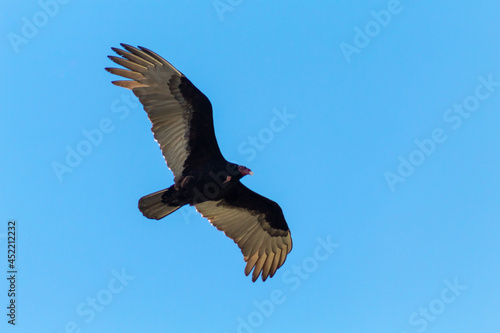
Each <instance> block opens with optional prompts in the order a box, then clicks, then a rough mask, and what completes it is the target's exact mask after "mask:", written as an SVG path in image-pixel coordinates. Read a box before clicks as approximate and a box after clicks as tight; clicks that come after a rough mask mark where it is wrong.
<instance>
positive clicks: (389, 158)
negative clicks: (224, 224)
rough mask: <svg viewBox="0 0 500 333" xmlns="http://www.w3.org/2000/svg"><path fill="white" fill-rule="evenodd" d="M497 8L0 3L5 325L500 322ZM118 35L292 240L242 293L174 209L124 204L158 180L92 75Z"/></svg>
mask: <svg viewBox="0 0 500 333" xmlns="http://www.w3.org/2000/svg"><path fill="white" fill-rule="evenodd" d="M499 11H500V4H499V3H498V2H496V1H474V2H472V1H469V2H462V3H459V4H458V3H457V2H456V1H439V2H431V1H420V0H419V1H417V0H413V1H410V0H404V1H403V0H401V1H395V0H390V1H385V0H384V1H378V0H377V1H364V2H363V3H362V4H361V3H360V2H352V1H337V2H329V3H327V2H325V1H309V2H305V1H289V2H286V3H285V2H269V1H246V0H242V1H241V0H232V1H229V0H220V1H198V2H193V1H190V2H188V1H182V2H173V1H162V2H160V1H141V2H139V1H129V2H118V1H108V2H104V3H103V2H97V1H86V2H83V1H77V0H73V1H62V0H60V2H56V0H46V1H43V0H42V1H40V2H39V1H32V0H29V1H23V2H15V3H14V2H7V1H4V2H2V3H1V4H0V20H1V22H2V24H1V31H0V36H1V38H0V44H1V45H0V56H1V59H2V61H1V62H0V71H1V73H2V80H1V81H0V82H1V89H0V97H1V100H2V112H1V121H0V140H1V142H2V143H3V149H2V159H1V164H2V172H1V173H0V184H1V188H2V191H0V202H1V204H0V213H1V214H0V217H1V218H0V222H1V223H0V225H1V226H0V228H1V229H0V242H1V245H0V248H2V250H1V252H2V253H5V254H3V255H2V260H0V262H1V264H0V269H1V270H2V275H3V274H5V275H7V273H6V270H7V259H6V257H7V253H6V252H7V251H6V243H7V239H6V238H5V236H6V232H7V223H8V221H9V219H16V221H17V265H18V266H17V268H18V276H17V283H18V284H17V297H16V305H17V317H16V327H15V328H14V327H12V325H9V324H8V323H7V317H6V312H7V310H6V306H7V304H8V302H9V298H8V297H7V295H6V294H7V290H8V288H9V286H8V284H7V281H6V279H2V281H3V282H2V283H0V288H1V289H0V295H2V296H1V297H0V304H1V308H2V309H3V310H2V314H1V317H0V318H3V319H2V320H1V323H0V327H1V328H2V332H3V331H6V332H11V331H12V332H15V331H17V332H51V333H62V332H85V333H87V332H88V333H90V332H244V333H250V332H278V331H288V332H374V333H378V332H384V333H387V332H394V333H405V332H406V333H413V332H457V333H461V332H473V331H474V332H485V333H486V332H498V330H499V329H500V319H499V317H498V308H499V307H500V287H499V284H498V280H499V278H500V276H499V275H500V269H499V268H500V267H499V255H500V245H499V242H498V235H499V232H500V227H499V224H498V221H499V216H500V208H499V204H498V202H499V201H498V198H499V197H500V173H499V170H500V149H499V147H500V131H498V124H499V123H500V112H499V111H500V47H499V46H500V35H499V34H498V33H497V32H498V31H500V21H499V20H498V13H499ZM121 42H124V43H129V44H132V45H141V46H145V47H148V48H150V49H152V50H154V51H156V52H157V53H159V54H160V55H162V56H163V57H165V58H166V59H167V60H168V61H170V62H171V63H172V64H174V66H176V67H177V68H178V69H179V70H180V71H182V72H183V73H184V74H185V75H186V76H187V77H188V78H189V79H190V80H191V81H192V82H193V83H194V84H195V85H196V86H197V87H198V88H199V89H200V90H201V91H202V92H204V93H205V94H206V95H207V96H208V97H209V98H210V100H211V102H212V105H213V107H214V119H215V129H216V134H217V137H218V141H219V145H220V146H221V149H222V151H223V153H224V155H225V157H226V158H227V159H228V160H230V161H233V162H236V163H239V164H243V165H246V166H248V167H249V168H251V169H252V170H253V171H254V172H255V176H253V177H246V178H245V179H244V180H243V182H244V183H245V184H246V185H247V186H249V187H250V188H252V189H253V190H255V191H257V192H259V193H261V194H263V195H265V196H267V197H269V198H271V199H273V200H275V201H277V202H278V203H279V204H280V205H281V207H282V208H283V210H284V213H285V217H286V219H287V221H288V224H289V226H290V229H291V231H292V237H293V240H294V248H293V250H292V252H291V253H290V255H289V257H288V259H287V261H286V263H285V264H284V266H283V267H282V268H280V269H279V270H278V272H277V274H276V275H275V276H274V278H272V279H270V280H267V281H266V282H265V283H262V281H258V282H256V283H252V282H251V279H250V278H248V277H245V275H244V274H243V269H244V266H245V265H244V262H243V259H242V255H241V253H240V251H239V250H238V248H237V246H236V245H235V244H234V243H233V242H232V241H231V240H230V239H228V238H227V237H225V236H224V234H223V233H221V232H219V231H218V230H216V229H215V228H214V227H212V226H211V225H210V224H209V223H208V222H207V221H206V220H204V219H203V218H201V217H200V216H199V215H198V214H197V213H196V212H195V211H194V209H193V208H191V207H188V208H183V209H182V210H180V211H178V212H176V213H175V214H173V215H171V216H169V217H168V218H165V219H164V220H161V221H158V222H157V221H151V220H148V219H146V218H144V217H143V216H142V214H141V213H140V212H139V211H138V209H137V201H138V199H139V198H140V197H141V196H143V195H146V194H149V193H152V192H154V191H157V190H160V189H163V188H165V187H168V186H170V184H171V183H172V174H171V173H170V171H169V170H168V169H167V167H166V165H165V162H164V160H163V157H162V156H161V153H160V150H159V149H158V146H157V144H156V143H155V141H154V140H153V136H152V134H151V132H150V124H149V121H148V119H147V117H146V115H145V113H144V111H143V110H142V108H141V107H140V105H139V104H138V103H137V102H138V101H137V100H136V99H135V97H134V96H133V95H132V94H131V93H130V92H129V91H126V90H125V89H121V88H118V87H115V86H113V85H112V84H111V83H110V81H111V80H113V79H114V78H113V76H112V75H111V74H109V73H107V72H106V71H104V67H108V66H111V65H112V62H111V61H110V60H109V59H107V57H106V56H107V55H109V54H111V50H110V47H112V46H115V47H116V46H118V45H119V43H121ZM273 124H274V125H273ZM276 124H277V126H276ZM75 154H77V156H76V155H75ZM55 166H57V167H55ZM58 170H59V171H58Z"/></svg>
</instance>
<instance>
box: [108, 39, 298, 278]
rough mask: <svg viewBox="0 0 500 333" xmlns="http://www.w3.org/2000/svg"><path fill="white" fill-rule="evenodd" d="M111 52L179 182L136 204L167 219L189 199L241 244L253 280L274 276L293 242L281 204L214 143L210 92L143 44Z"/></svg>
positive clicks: (150, 214) (151, 214)
mask: <svg viewBox="0 0 500 333" xmlns="http://www.w3.org/2000/svg"><path fill="white" fill-rule="evenodd" d="M121 46H122V47H123V49H118V48H112V50H113V51H114V52H116V53H117V54H118V55H119V56H120V57H117V56H109V58H110V59H111V60H112V61H114V62H115V63H117V64H118V65H120V66H123V67H125V69H124V68H106V70H107V71H108V72H110V73H112V74H116V75H119V76H122V77H124V78H126V79H128V80H119V81H113V82H112V83H113V84H115V85H117V86H119V87H124V88H127V89H130V90H132V91H133V93H134V95H136V96H137V97H138V98H139V100H140V102H141V103H142V105H143V107H144V110H145V111H146V113H147V115H148V117H149V120H150V121H151V124H152V125H153V126H152V128H151V130H152V132H153V135H154V138H155V139H156V141H157V142H158V144H159V145H160V149H161V151H162V153H163V156H164V157H165V160H166V162H167V166H168V167H169V168H170V170H171V171H172V172H173V174H174V184H173V185H172V186H170V187H169V188H167V189H164V190H161V191H158V192H155V193H152V194H149V195H146V196H144V197H142V198H141V199H140V200H139V210H140V211H141V212H142V214H143V215H144V216H146V217H147V218H150V219H156V220H159V219H162V218H164V217H165V216H167V215H169V214H171V213H173V212H174V211H176V210H177V209H179V208H181V207H182V206H184V205H191V206H194V207H195V208H196V210H197V211H198V212H199V213H201V215H202V216H203V217H205V218H207V219H208V220H209V221H210V223H211V224H213V225H214V226H215V227H216V228H217V229H219V230H221V231H223V232H224V233H225V234H226V236H228V237H229V238H231V239H232V240H233V241H234V242H235V243H236V244H237V245H238V246H239V248H240V249H241V252H242V253H243V258H244V260H245V262H246V263H247V264H246V267H245V274H246V275H249V274H250V273H251V272H252V270H253V273H252V281H254V282H255V280H257V278H258V277H259V275H261V274H262V280H263V281H265V280H266V279H267V278H268V277H273V276H274V274H275V273H276V270H277V269H278V268H280V267H281V265H283V263H284V262H285V259H286V257H287V255H288V253H289V252H290V251H291V250H292V238H291V235H290V230H289V229H288V225H287V223H286V221H285V217H284V216H283V211H282V210H281V208H280V206H279V205H278V204H277V203H276V202H274V201H272V200H269V199H268V198H265V197H263V196H262V195H260V194H257V193H255V192H253V191H252V190H250V189H249V188H247V187H246V186H245V185H243V184H242V183H241V182H240V179H241V178H242V177H243V176H245V175H252V174H253V172H252V171H251V170H250V169H248V168H247V167H244V166H242V165H237V164H234V163H231V162H228V161H227V160H226V159H225V158H224V157H223V156H222V153H221V151H220V149H219V145H218V144H217V140H216V138H215V132H214V124H213V116H212V105H211V103H210V101H209V100H208V98H207V97H206V96H205V95H204V94H203V93H202V92H201V91H199V90H198V89H197V88H196V87H195V86H194V85H193V84H192V83H191V81H189V80H188V78H187V77H185V76H184V75H183V74H182V73H181V72H179V71H178V70H177V69H176V68H175V67H174V66H172V65H171V64H170V63H169V62H168V61H166V60H165V59H163V58H162V57H160V56H159V55H158V54H156V53H155V52H153V51H151V50H148V49H147V48H145V47H140V46H139V47H138V48H136V47H133V46H130V45H126V44H121Z"/></svg>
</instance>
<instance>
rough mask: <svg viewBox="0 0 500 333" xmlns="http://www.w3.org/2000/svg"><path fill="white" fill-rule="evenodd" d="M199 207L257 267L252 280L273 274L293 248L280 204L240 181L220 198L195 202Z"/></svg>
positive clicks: (249, 265)
mask: <svg viewBox="0 0 500 333" xmlns="http://www.w3.org/2000/svg"><path fill="white" fill-rule="evenodd" d="M195 207H196V210H198V212H200V213H201V215H203V217H205V218H207V219H208V220H209V221H210V223H212V224H213V225H214V226H215V227H217V229H219V230H221V231H223V232H224V233H225V234H226V236H228V237H229V238H231V239H232V240H234V242H235V243H236V244H238V246H239V248H240V249H241V252H242V253H243V258H244V259H245V261H246V262H247V265H246V267H245V274H246V275H248V274H250V272H251V271H252V269H253V274H252V281H254V282H255V280H257V278H258V277H259V275H260V274H261V273H262V281H265V280H266V279H267V277H268V276H270V277H273V276H274V274H275V273H276V270H277V269H278V268H280V267H281V265H283V263H284V262H285V259H286V256H287V255H288V253H289V252H290V251H291V250H292V237H291V234H290V230H289V229H288V225H287V224H286V221H285V217H284V216H283V212H282V210H281V208H280V206H279V205H278V204H277V203H276V202H274V201H272V200H269V199H267V198H265V197H263V196H261V195H259V194H257V193H255V192H253V191H252V190H250V189H249V188H247V187H246V186H245V185H243V184H241V183H240V182H238V183H237V184H236V185H235V186H234V187H233V189H231V190H230V191H229V192H228V195H227V196H226V197H225V198H224V199H222V200H218V201H205V202H202V203H198V204H195Z"/></svg>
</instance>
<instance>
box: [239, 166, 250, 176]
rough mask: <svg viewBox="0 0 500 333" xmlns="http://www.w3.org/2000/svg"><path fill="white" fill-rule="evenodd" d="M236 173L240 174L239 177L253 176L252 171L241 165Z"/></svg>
mask: <svg viewBox="0 0 500 333" xmlns="http://www.w3.org/2000/svg"><path fill="white" fill-rule="evenodd" d="M238 171H239V172H240V173H241V177H243V176H246V175H250V176H253V172H252V170H250V169H249V168H247V167H246V166H243V165H238Z"/></svg>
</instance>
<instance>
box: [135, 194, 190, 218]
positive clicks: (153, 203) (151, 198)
mask: <svg viewBox="0 0 500 333" xmlns="http://www.w3.org/2000/svg"><path fill="white" fill-rule="evenodd" d="M166 191H168V189H165V190H161V191H158V192H155V193H151V194H148V195H145V196H143V197H142V198H140V199H139V210H140V211H141V213H142V214H143V215H144V216H146V217H147V218H148V219H155V220H160V219H162V218H164V217H165V216H167V215H169V214H172V213H173V212H175V211H176V210H177V209H179V208H181V206H170V205H167V204H165V203H163V202H162V201H161V197H162V195H163V193H165V192H166Z"/></svg>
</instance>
